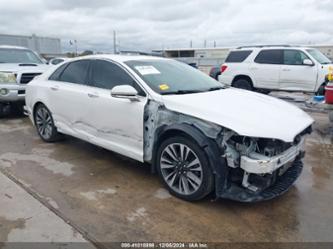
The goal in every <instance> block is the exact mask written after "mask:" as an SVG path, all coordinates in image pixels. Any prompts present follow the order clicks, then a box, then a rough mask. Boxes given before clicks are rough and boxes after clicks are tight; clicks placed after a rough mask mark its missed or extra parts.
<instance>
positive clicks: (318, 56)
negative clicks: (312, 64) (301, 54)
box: [306, 49, 332, 64]
mask: <svg viewBox="0 0 333 249" xmlns="http://www.w3.org/2000/svg"><path fill="white" fill-rule="evenodd" d="M306 51H308V53H309V54H310V55H311V56H312V57H313V58H315V60H316V61H318V62H319V63H320V64H330V63H332V62H331V61H330V59H328V58H327V57H326V56H325V55H324V54H322V53H321V52H320V51H319V50H317V49H307V50H306Z"/></svg>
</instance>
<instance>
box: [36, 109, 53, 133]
mask: <svg viewBox="0 0 333 249" xmlns="http://www.w3.org/2000/svg"><path fill="white" fill-rule="evenodd" d="M36 126H37V129H38V132H39V134H40V135H41V136H42V137H43V138H44V139H50V138H51V136H52V130H53V121H52V118H51V114H50V113H49V111H48V110H47V109H46V108H45V107H40V108H38V110H37V112H36Z"/></svg>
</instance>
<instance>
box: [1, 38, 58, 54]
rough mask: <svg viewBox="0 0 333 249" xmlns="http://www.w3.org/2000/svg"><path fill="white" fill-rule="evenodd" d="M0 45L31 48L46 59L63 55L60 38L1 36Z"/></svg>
mask: <svg viewBox="0 0 333 249" xmlns="http://www.w3.org/2000/svg"><path fill="white" fill-rule="evenodd" d="M0 45H12V46H21V47H26V48H30V49H32V50H34V51H36V52H37V53H39V54H41V55H43V56H44V57H46V58H48V57H54V56H59V55H61V40H60V39H59V38H51V37H40V36H36V35H34V34H33V35H31V36H22V35H5V34H0Z"/></svg>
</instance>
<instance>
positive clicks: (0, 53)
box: [0, 49, 43, 64]
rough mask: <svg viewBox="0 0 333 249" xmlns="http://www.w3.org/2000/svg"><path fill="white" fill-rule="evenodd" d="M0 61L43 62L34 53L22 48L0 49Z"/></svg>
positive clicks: (16, 62)
mask: <svg viewBox="0 0 333 249" xmlns="http://www.w3.org/2000/svg"><path fill="white" fill-rule="evenodd" d="M0 63H15V64H18V63H25V64H43V62H42V60H41V59H40V58H39V57H38V56H37V55H36V54H35V53H33V52H32V51H30V50H23V49H0Z"/></svg>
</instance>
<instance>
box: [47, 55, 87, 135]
mask: <svg viewBox="0 0 333 249" xmlns="http://www.w3.org/2000/svg"><path fill="white" fill-rule="evenodd" d="M89 65H90V61H89V60H79V61H74V62H71V63H68V64H66V65H64V66H62V67H64V69H63V71H62V72H60V73H59V75H56V77H55V78H53V77H52V76H51V78H50V79H51V87H50V101H51V108H50V109H51V112H52V115H53V118H54V121H55V125H56V126H57V128H58V129H59V131H60V132H64V133H66V134H69V135H73V136H76V137H79V138H81V139H84V140H87V139H88V136H87V132H86V126H87V124H86V123H84V121H83V120H85V117H86V116H88V115H89V113H88V112H87V111H88V110H87V108H85V106H86V104H87V102H88V99H89V96H88V93H89V90H90V87H88V86H87V82H88V78H87V77H88V72H89ZM56 73H57V71H56Z"/></svg>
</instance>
